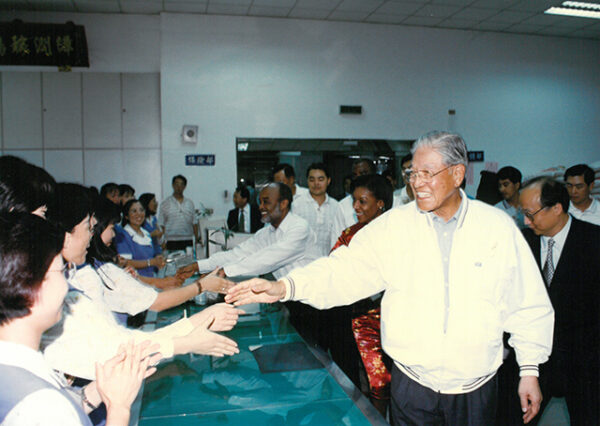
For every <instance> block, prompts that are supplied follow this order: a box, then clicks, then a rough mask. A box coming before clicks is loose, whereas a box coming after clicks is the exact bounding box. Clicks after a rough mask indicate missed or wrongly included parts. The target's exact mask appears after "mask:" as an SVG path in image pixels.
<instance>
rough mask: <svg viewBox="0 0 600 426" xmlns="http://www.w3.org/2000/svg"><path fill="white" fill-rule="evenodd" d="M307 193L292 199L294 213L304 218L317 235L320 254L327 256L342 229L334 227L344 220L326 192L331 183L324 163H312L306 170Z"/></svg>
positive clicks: (334, 201)
mask: <svg viewBox="0 0 600 426" xmlns="http://www.w3.org/2000/svg"><path fill="white" fill-rule="evenodd" d="M306 180H307V181H308V195H307V196H305V197H299V198H297V199H296V200H295V201H294V213H295V214H297V215H298V216H300V217H302V218H304V219H306V221H307V222H308V224H309V225H310V227H311V229H312V230H313V231H314V232H315V235H316V236H317V246H318V250H319V253H320V255H321V256H327V255H328V254H329V252H330V251H331V247H333V245H334V244H335V242H336V241H337V237H338V235H339V234H340V232H342V229H338V228H336V227H335V224H336V223H341V222H342V221H343V220H344V216H343V214H342V210H341V208H340V205H339V203H338V201H337V200H335V199H333V198H331V197H330V196H329V195H328V194H327V188H329V185H330V184H331V177H330V175H329V170H328V169H327V166H326V165H325V164H324V163H312V164H311V165H310V166H308V168H307V170H306Z"/></svg>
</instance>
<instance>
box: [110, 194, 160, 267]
mask: <svg viewBox="0 0 600 426" xmlns="http://www.w3.org/2000/svg"><path fill="white" fill-rule="evenodd" d="M145 222H146V211H145V210H144V207H143V206H142V204H141V203H140V202H139V201H138V200H136V199H135V198H132V199H131V200H129V201H127V202H126V203H125V205H124V206H123V219H122V222H121V229H122V230H121V231H120V232H118V233H117V236H116V237H115V248H116V249H117V251H118V252H119V255H120V256H121V257H123V258H125V259H127V260H128V262H127V264H128V265H129V266H132V267H134V268H135V269H137V272H138V274H140V275H142V276H144V277H153V276H154V274H155V273H156V272H157V271H158V270H159V269H161V268H163V267H165V265H166V262H165V258H164V256H163V255H162V254H161V251H159V249H157V248H156V246H155V245H154V243H153V241H152V237H151V236H150V232H148V231H147V230H146V229H145V228H144V223H145Z"/></svg>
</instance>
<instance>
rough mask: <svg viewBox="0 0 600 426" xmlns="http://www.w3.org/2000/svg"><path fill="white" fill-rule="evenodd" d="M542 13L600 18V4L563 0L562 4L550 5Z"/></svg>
mask: <svg viewBox="0 0 600 426" xmlns="http://www.w3.org/2000/svg"><path fill="white" fill-rule="evenodd" d="M544 13H547V14H550V15H566V16H575V17H578V18H594V19H600V4H597V3H586V2H581V1H565V2H563V4H562V6H555V7H551V8H549V9H548V10H546V11H545V12H544Z"/></svg>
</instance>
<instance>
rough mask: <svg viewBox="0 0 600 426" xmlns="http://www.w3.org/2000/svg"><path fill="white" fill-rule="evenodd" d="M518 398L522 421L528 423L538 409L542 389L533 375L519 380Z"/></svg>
mask: <svg viewBox="0 0 600 426" xmlns="http://www.w3.org/2000/svg"><path fill="white" fill-rule="evenodd" d="M518 393H519V399H520V400H521V410H523V423H529V422H530V421H531V419H533V418H534V417H535V416H536V414H537V413H538V412H539V411H540V405H541V403H542V391H541V390H540V385H539V383H538V378H537V377H535V376H524V377H521V380H520V381H519V391H518Z"/></svg>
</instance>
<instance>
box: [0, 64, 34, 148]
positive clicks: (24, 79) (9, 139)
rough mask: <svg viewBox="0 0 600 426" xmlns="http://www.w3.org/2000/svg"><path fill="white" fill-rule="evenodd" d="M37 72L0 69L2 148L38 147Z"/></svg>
mask: <svg viewBox="0 0 600 426" xmlns="http://www.w3.org/2000/svg"><path fill="white" fill-rule="evenodd" d="M41 93H42V88H41V74H40V73H39V72H35V73H32V72H4V73H2V121H3V125H4V129H3V130H4V133H3V141H4V149H5V150H6V149H24V148H25V149H28V148H42V147H43V144H42V98H41V96H42V95H41Z"/></svg>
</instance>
